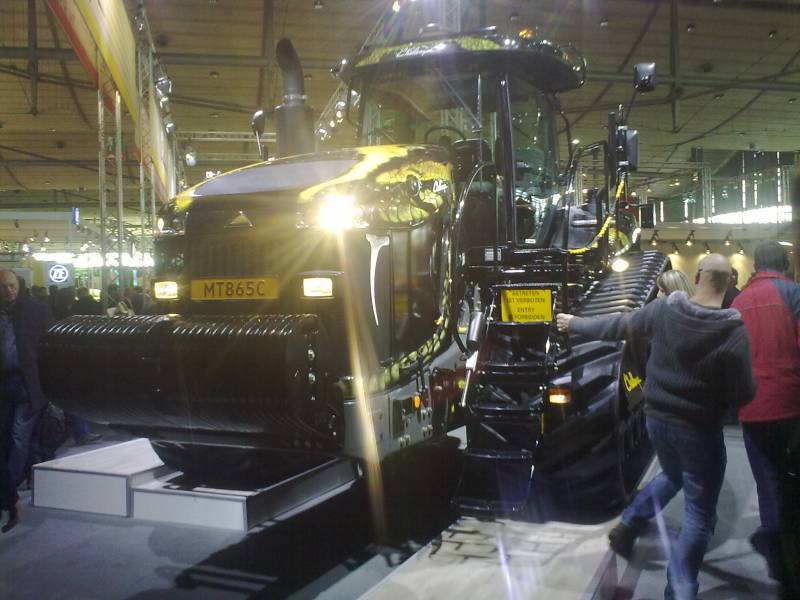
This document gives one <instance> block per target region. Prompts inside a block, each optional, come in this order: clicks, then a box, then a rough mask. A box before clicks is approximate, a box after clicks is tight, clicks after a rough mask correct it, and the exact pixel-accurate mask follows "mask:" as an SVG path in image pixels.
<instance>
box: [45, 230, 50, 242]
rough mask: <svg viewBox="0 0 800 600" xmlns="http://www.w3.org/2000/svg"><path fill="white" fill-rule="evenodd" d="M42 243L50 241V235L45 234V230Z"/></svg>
mask: <svg viewBox="0 0 800 600" xmlns="http://www.w3.org/2000/svg"><path fill="white" fill-rule="evenodd" d="M44 243H45V244H49V243H50V236H49V235H47V232H46V231H45V232H44Z"/></svg>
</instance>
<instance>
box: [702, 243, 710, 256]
mask: <svg viewBox="0 0 800 600" xmlns="http://www.w3.org/2000/svg"><path fill="white" fill-rule="evenodd" d="M703 245H704V246H705V248H706V254H711V246H709V245H708V242H706V243H705V244H703Z"/></svg>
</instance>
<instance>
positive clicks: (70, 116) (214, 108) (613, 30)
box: [0, 0, 800, 209]
mask: <svg viewBox="0 0 800 600" xmlns="http://www.w3.org/2000/svg"><path fill="white" fill-rule="evenodd" d="M428 1H430V0H416V1H414V2H412V1H411V0H405V1H402V2H400V3H399V5H400V10H401V11H403V10H408V11H411V10H419V7H421V6H423V5H424V4H425V2H428ZM138 5H139V2H131V3H130V5H129V8H130V9H131V10H133V9H135V8H136V7H137V6H138ZM143 5H144V9H145V11H146V15H147V19H148V21H149V24H150V30H151V32H152V36H153V39H154V42H155V49H156V52H157V53H158V56H159V61H160V62H161V64H163V66H164V68H165V70H166V72H167V74H168V75H169V77H170V78H171V80H172V83H173V93H172V98H171V110H172V116H173V119H174V122H175V125H176V127H177V134H178V136H179V140H180V144H186V143H187V141H188V143H189V144H191V146H192V148H193V149H194V150H195V151H196V152H197V156H198V165H197V166H196V167H194V168H191V169H187V179H188V181H187V183H196V182H197V181H198V180H199V179H201V178H202V177H204V175H205V172H206V171H207V170H220V169H221V170H225V169H228V168H232V167H235V166H238V165H242V164H246V163H247V162H251V161H253V160H255V159H256V158H257V154H256V148H255V144H254V143H253V141H252V140H250V139H249V135H248V132H249V121H250V116H251V114H252V112H253V111H254V110H255V109H256V108H259V107H266V108H269V107H272V106H274V105H276V104H278V103H279V102H280V98H281V92H280V72H279V70H278V68H277V65H276V64H275V62H274V47H275V43H276V41H277V40H278V39H280V38H281V37H289V38H291V39H292V40H293V41H294V43H295V45H296V48H297V50H298V52H299V54H300V57H301V59H302V60H303V63H304V67H305V73H306V78H305V84H306V90H307V93H308V97H309V104H310V105H311V106H312V107H314V108H315V110H316V111H320V110H321V109H322V108H323V107H324V106H325V105H326V103H327V101H328V99H329V98H330V96H331V94H332V93H333V92H334V90H335V89H336V86H337V81H336V80H335V79H334V78H333V77H332V76H331V74H330V72H329V67H330V66H332V65H333V64H335V63H336V62H338V61H339V60H340V59H341V58H342V57H345V56H348V55H350V54H352V53H353V52H355V51H357V50H358V48H359V46H360V44H361V42H362V41H363V40H364V39H365V37H366V36H367V35H368V34H369V32H370V31H371V30H372V28H373V27H374V26H375V24H376V22H378V20H379V18H380V17H381V15H383V14H384V13H385V12H386V11H387V10H391V5H392V2H391V1H390V0H317V1H316V2H315V1H314V0H146V1H145V2H143ZM315 6H316V8H315ZM461 6H462V9H463V11H464V17H463V22H464V24H465V27H466V28H474V27H477V26H478V24H480V23H481V21H484V22H485V23H486V24H487V25H496V26H497V27H498V29H499V30H500V31H503V32H517V31H519V30H521V29H523V28H533V29H536V30H537V31H538V33H539V34H540V35H541V36H542V37H544V38H546V39H548V40H552V41H555V42H558V43H572V44H574V45H575V46H576V47H577V48H579V49H580V50H581V51H582V52H583V53H584V55H585V56H586V58H587V61H588V65H589V79H588V81H587V83H586V85H585V86H584V87H583V88H582V89H580V90H577V91H575V92H570V93H568V94H565V95H564V96H563V103H564V107H565V109H566V112H567V114H568V115H569V117H570V118H571V119H572V121H573V137H575V138H579V139H580V140H581V142H582V143H584V142H589V141H592V140H596V139H602V138H604V137H605V135H606V131H605V124H606V115H607V113H608V112H609V111H610V110H613V109H615V108H616V106H617V105H618V104H620V103H622V104H627V103H628V102H629V100H630V96H631V85H630V74H631V70H632V66H633V64H634V63H636V62H642V61H647V62H650V61H655V62H656V63H657V65H658V71H659V80H660V83H659V87H658V89H657V90H656V91H655V92H653V93H651V94H649V95H648V96H646V97H644V98H640V99H639V100H637V106H636V108H635V109H634V112H633V116H632V117H631V125H632V126H633V127H636V128H638V129H639V131H640V135H641V151H642V165H643V166H642V172H641V173H640V176H639V178H638V180H637V181H638V185H642V186H644V185H646V184H647V185H650V186H652V187H653V188H654V190H653V194H657V193H658V191H659V189H664V188H663V186H665V185H666V182H668V181H671V180H672V179H673V178H674V177H679V178H680V177H686V178H688V179H690V178H691V171H692V169H691V165H690V164H689V163H690V160H692V158H693V149H695V148H702V149H703V150H704V154H703V160H704V161H706V162H707V163H708V164H709V165H710V166H711V167H712V169H713V168H716V167H717V166H718V165H720V164H722V163H724V162H725V161H726V160H727V159H729V158H730V157H731V156H732V153H733V152H735V151H739V150H764V151H794V150H797V149H798V148H800V118H798V113H799V112H800V43H798V42H800V3H798V2H796V1H791V2H790V1H785V2H778V1H767V0H764V1H755V0H753V1H735V0H722V1H719V0H707V1H700V0H697V1H689V0H681V1H670V0H662V1H657V0H652V1H647V0H536V1H534V0H497V1H494V2H492V1H488V2H485V3H483V2H480V1H478V0H461ZM31 11H35V28H34V29H33V30H32V29H31V28H30V27H29V23H30V22H31V21H30V20H29V15H30V14H31ZM33 42H35V45H36V47H37V48H38V51H37V53H28V54H27V55H26V54H25V52H26V50H27V48H29V47H30V45H31V44H32V43H33ZM59 49H60V50H59ZM30 57H34V58H35V60H29V58H30ZM110 122H111V123H113V119H110V118H109V115H107V117H106V126H107V131H111V129H110V128H109V124H110ZM125 131H126V135H125V140H126V148H130V147H132V144H133V136H132V135H131V133H130V132H131V122H130V119H128V118H127V117H126V118H125ZM267 131H274V125H273V124H272V123H271V122H269V123H268V124H267ZM191 132H200V133H197V134H192V133H191ZM201 133H206V134H209V133H213V134H224V133H229V134H232V136H233V141H227V142H219V141H203V136H202V135H200V134H201ZM236 134H243V135H236ZM193 136H194V137H193ZM207 137H208V136H207ZM210 137H215V136H213V135H212V136H210ZM217 137H221V136H220V135H217ZM189 138H191V139H189ZM126 158H128V159H129V160H127V161H126V166H125V181H126V186H129V187H130V188H131V191H130V193H128V194H126V197H127V196H130V200H131V202H138V195H137V194H136V193H135V191H134V190H135V185H136V183H137V182H138V166H137V163H136V162H135V156H134V155H133V154H132V153H130V152H126ZM97 160H98V139H97V99H96V92H95V91H94V89H93V86H92V84H91V83H90V80H89V77H88V76H87V74H86V72H85V71H84V69H83V68H82V66H81V63H80V62H78V61H77V59H76V57H75V56H74V54H73V53H72V51H71V49H70V44H69V41H68V40H67V38H66V36H65V34H64V32H63V31H62V30H61V29H60V26H59V25H58V23H57V22H56V21H55V19H54V18H53V16H52V14H51V13H50V10H49V8H48V7H47V3H46V2H45V1H42V0H30V1H29V0H4V1H3V2H1V3H0V207H2V208H14V209H25V208H30V207H42V206H53V205H61V206H67V205H85V206H89V205H91V204H92V203H94V202H96V198H97V188H98V177H97Z"/></svg>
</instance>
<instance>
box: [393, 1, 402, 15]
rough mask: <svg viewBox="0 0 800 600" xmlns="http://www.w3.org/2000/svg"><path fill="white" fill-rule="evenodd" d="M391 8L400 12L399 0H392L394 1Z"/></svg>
mask: <svg viewBox="0 0 800 600" xmlns="http://www.w3.org/2000/svg"><path fill="white" fill-rule="evenodd" d="M392 10H393V11H394V12H400V2H398V1H397V0H394V2H393V3H392Z"/></svg>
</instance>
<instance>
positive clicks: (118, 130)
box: [114, 90, 125, 295]
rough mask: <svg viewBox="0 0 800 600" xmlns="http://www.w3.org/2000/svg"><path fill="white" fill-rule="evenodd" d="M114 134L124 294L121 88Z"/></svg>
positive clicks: (116, 99) (119, 273) (121, 288)
mask: <svg viewBox="0 0 800 600" xmlns="http://www.w3.org/2000/svg"><path fill="white" fill-rule="evenodd" d="M114 134H115V137H116V144H115V151H114V154H115V159H116V169H117V260H118V266H117V276H118V278H119V279H118V282H119V293H120V295H123V293H124V291H125V279H124V277H123V276H122V251H123V249H124V247H125V224H124V221H123V218H124V216H125V205H124V201H125V198H124V196H123V191H122V99H121V98H120V95H119V90H115V91H114Z"/></svg>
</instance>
